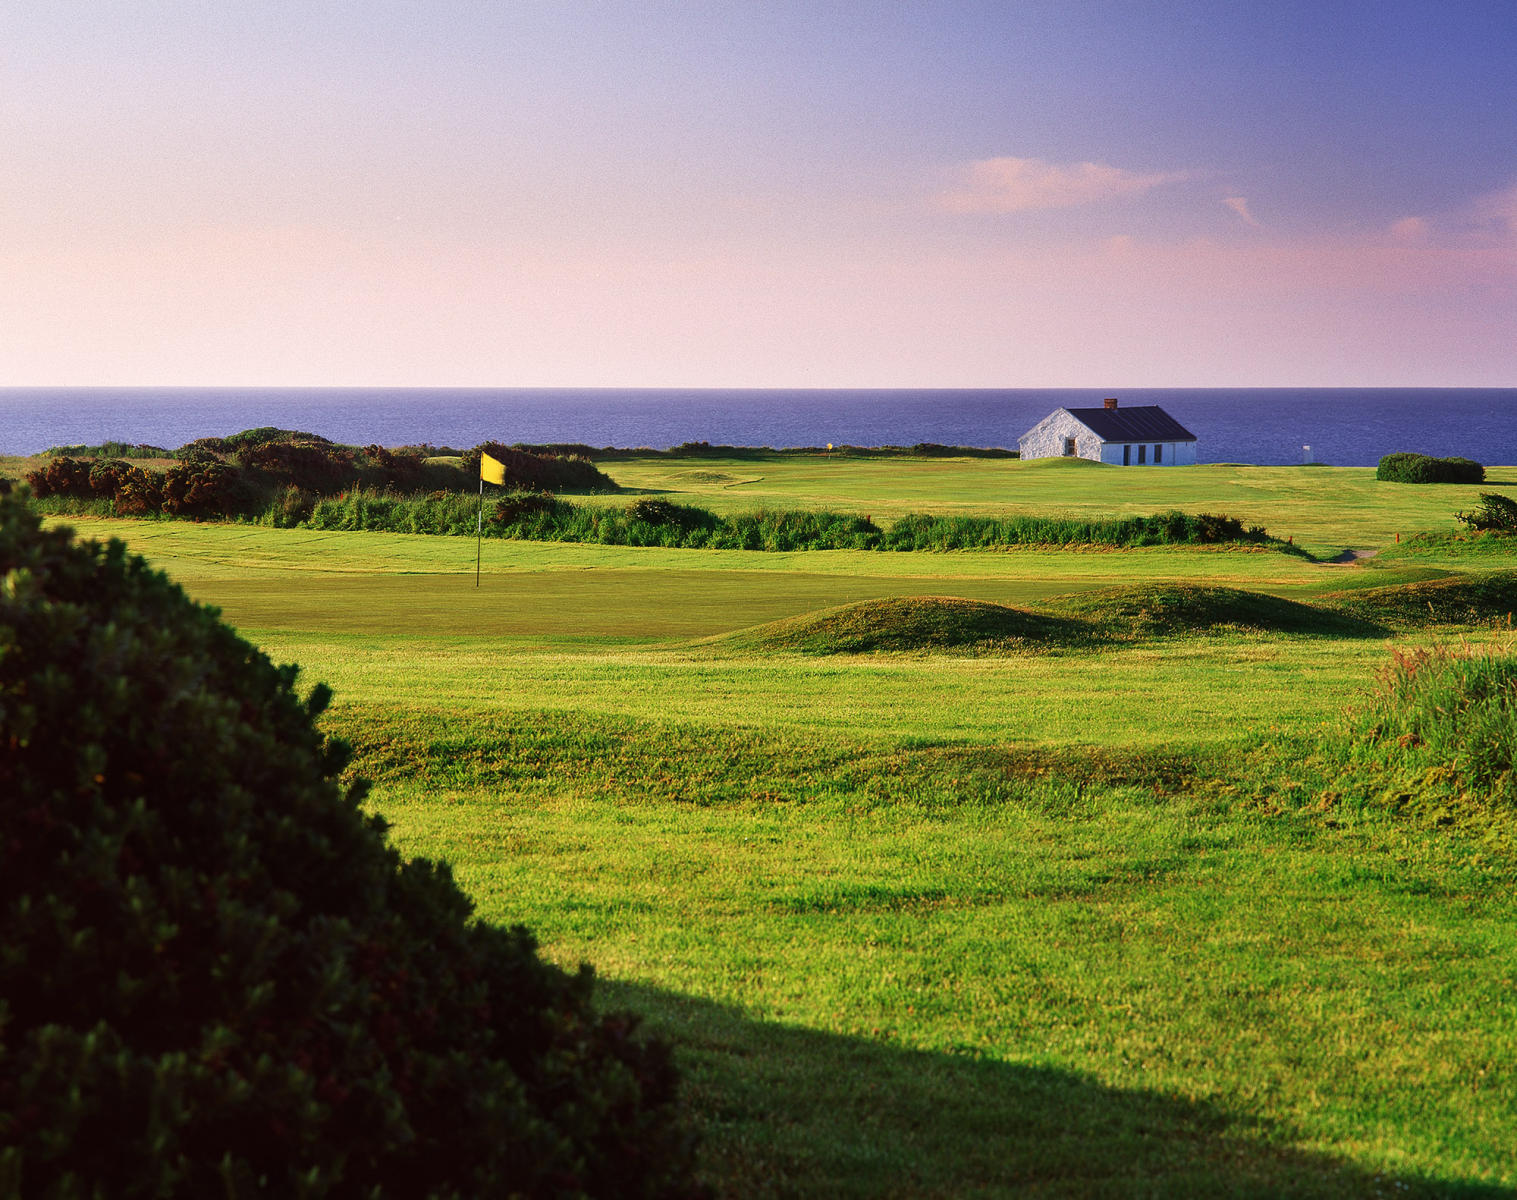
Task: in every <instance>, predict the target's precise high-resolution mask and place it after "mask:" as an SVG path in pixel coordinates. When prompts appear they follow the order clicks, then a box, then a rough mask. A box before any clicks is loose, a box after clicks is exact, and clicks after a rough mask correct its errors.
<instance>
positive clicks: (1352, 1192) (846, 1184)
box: [598, 979, 1517, 1200]
mask: <svg viewBox="0 0 1517 1200" xmlns="http://www.w3.org/2000/svg"><path fill="white" fill-rule="evenodd" d="M598 991H599V995H600V1001H601V1003H602V1004H603V1005H606V1006H608V1007H624V1008H631V1009H633V1010H634V1011H637V1012H640V1013H642V1014H644V1017H645V1020H646V1022H647V1026H648V1028H649V1029H650V1030H652V1031H655V1032H657V1033H658V1034H660V1035H661V1036H663V1037H666V1038H668V1039H670V1040H671V1041H673V1042H674V1043H675V1045H676V1046H677V1054H678V1058H679V1063H680V1067H681V1072H682V1075H683V1078H684V1083H683V1094H684V1097H685V1103H686V1105H687V1107H688V1108H689V1110H690V1112H691V1114H692V1117H693V1120H694V1122H695V1124H696V1126H697V1128H698V1129H699V1130H700V1133H701V1136H702V1149H701V1166H702V1174H703V1177H704V1178H705V1179H706V1180H707V1181H708V1182H709V1183H710V1184H711V1185H712V1187H713V1188H714V1190H715V1193H716V1195H717V1196H718V1197H722V1198H724V1200H725V1198H727V1197H734V1198H735V1197H744V1198H747V1197H758V1198H765V1197H781V1196H827V1197H849V1196H856V1197H866V1196H867V1197H876V1196H895V1197H916V1196H942V1197H948V1196H952V1197H959V1196H1009V1195H1015V1196H1039V1197H1085V1196H1110V1197H1139V1196H1143V1197H1153V1196H1224V1195H1225V1196H1255V1197H1266V1196H1294V1197H1328V1196H1334V1197H1337V1196H1457V1197H1469V1198H1480V1200H1495V1198H1497V1197H1514V1196H1517V1190H1513V1189H1508V1188H1503V1187H1499V1186H1494V1185H1487V1184H1480V1183H1461V1182H1448V1181H1436V1182H1435V1181H1430V1180H1426V1179H1423V1178H1420V1177H1415V1176H1408V1177H1395V1176H1390V1175H1378V1174H1375V1173H1374V1172H1372V1171H1366V1170H1365V1169H1363V1168H1361V1167H1359V1166H1356V1165H1354V1164H1352V1163H1349V1162H1347V1161H1345V1160H1343V1159H1339V1158H1335V1157H1333V1156H1330V1155H1326V1154H1322V1153H1319V1152H1314V1151H1309V1150H1303V1149H1300V1148H1298V1147H1295V1146H1292V1145H1291V1144H1290V1141H1289V1132H1288V1131H1286V1130H1282V1129H1279V1128H1276V1127H1271V1126H1269V1125H1267V1124H1265V1123H1262V1122H1260V1121H1258V1120H1255V1119H1252V1118H1249V1117H1247V1116H1242V1115H1239V1114H1236V1113H1230V1112H1228V1111H1227V1110H1225V1109H1223V1108H1221V1107H1219V1106H1218V1105H1217V1104H1215V1103H1212V1102H1208V1101H1204V1100H1189V1099H1185V1098H1183V1097H1178V1096H1172V1095H1165V1094H1162V1093H1159V1092H1155V1091H1147V1090H1143V1089H1120V1088H1112V1087H1106V1086H1103V1085H1102V1084H1099V1083H1097V1082H1095V1081H1093V1080H1091V1079H1089V1078H1087V1077H1084V1076H1081V1075H1078V1074H1075V1073H1073V1072H1070V1071H1065V1070H1059V1069H1055V1068H1050V1067H1036V1066H1017V1065H1010V1064H1006V1063H1000V1062H991V1061H985V1060H979V1059H975V1058H972V1057H969V1056H967V1055H966V1056H959V1055H955V1054H943V1053H931V1052H924V1051H916V1050H904V1049H900V1048H898V1047H892V1046H890V1045H887V1044H883V1043H881V1042H876V1041H871V1040H868V1039H863V1038H854V1037H844V1036H839V1035H836V1034H828V1033H819V1032H815V1031H812V1030H807V1029H799V1028H794V1027H789V1026H784V1025H777V1024H771V1023H766V1022H762V1021H754V1020H752V1019H749V1018H747V1017H745V1016H743V1015H742V1014H741V1013H740V1012H738V1011H737V1010H735V1009H733V1008H730V1007H728V1006H725V1005H721V1004H716V1003H713V1002H711V1001H706V1000H699V999H693V998H691V997H688V996H681V995H677V994H674V993H670V992H666V991H662V990H659V989H655V988H650V987H644V986H640V985H633V984H626V983H618V982H615V981H612V980H607V979H602V980H601V981H600V982H599V984H598Z"/></svg>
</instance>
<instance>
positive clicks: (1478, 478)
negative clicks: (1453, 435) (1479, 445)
mask: <svg viewBox="0 0 1517 1200" xmlns="http://www.w3.org/2000/svg"><path fill="white" fill-rule="evenodd" d="M1375 478H1376V479H1381V480H1386V481H1388V482H1391V483H1484V482H1485V468H1484V467H1483V466H1481V465H1480V464H1479V463H1477V462H1475V461H1473V460H1472V459H1468V458H1430V457H1429V456H1428V455H1426V454H1406V453H1401V454H1387V455H1386V456H1385V457H1384V458H1382V459H1381V460H1380V465H1379V466H1378V467H1376V468H1375Z"/></svg>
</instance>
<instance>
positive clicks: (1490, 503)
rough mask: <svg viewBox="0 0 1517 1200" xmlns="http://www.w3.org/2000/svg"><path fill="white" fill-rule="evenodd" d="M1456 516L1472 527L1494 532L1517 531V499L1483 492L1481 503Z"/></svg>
mask: <svg viewBox="0 0 1517 1200" xmlns="http://www.w3.org/2000/svg"><path fill="white" fill-rule="evenodd" d="M1454 516H1455V518H1456V519H1457V520H1459V521H1462V522H1463V523H1464V524H1466V525H1468V526H1469V527H1470V528H1471V529H1478V530H1484V531H1490V532H1493V533H1517V500H1513V499H1512V498H1511V497H1510V496H1503V495H1500V494H1499V493H1496V492H1481V493H1480V503H1479V504H1477V505H1476V506H1475V507H1474V508H1472V509H1471V510H1470V511H1469V512H1462V513H1455V514H1454Z"/></svg>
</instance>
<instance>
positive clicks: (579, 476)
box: [462, 442, 616, 492]
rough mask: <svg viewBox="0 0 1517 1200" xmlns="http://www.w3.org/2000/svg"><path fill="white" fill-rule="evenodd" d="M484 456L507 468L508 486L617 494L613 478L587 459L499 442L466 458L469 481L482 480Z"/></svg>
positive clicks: (473, 450) (480, 448)
mask: <svg viewBox="0 0 1517 1200" xmlns="http://www.w3.org/2000/svg"><path fill="white" fill-rule="evenodd" d="M481 454H488V455H489V456H490V457H491V458H493V459H495V461H496V462H498V463H500V464H501V466H502V467H504V468H505V475H506V486H507V487H510V488H516V489H519V490H523V491H538V492H561V491H567V492H614V491H616V484H615V483H614V482H613V481H612V480H611V477H610V476H609V475H607V474H605V473H604V472H603V471H602V470H601V469H600V468H599V467H597V466H596V465H595V464H594V463H592V462H591V461H590V460H589V459H587V458H578V457H574V456H572V455H563V454H552V453H544V454H534V453H531V452H529V451H526V450H519V449H516V448H515V447H512V446H503V445H501V444H500V443H499V442H485V443H484V444H483V445H479V446H475V447H474V449H472V450H470V451H469V452H468V453H467V454H465V455H464V456H463V459H462V466H463V469H464V471H465V472H466V473H467V474H468V477H469V478H470V479H478V478H479V460H480V456H481Z"/></svg>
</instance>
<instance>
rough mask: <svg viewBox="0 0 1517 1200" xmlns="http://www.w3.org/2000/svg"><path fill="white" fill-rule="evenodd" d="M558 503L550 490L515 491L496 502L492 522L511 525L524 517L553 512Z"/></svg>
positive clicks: (493, 523)
mask: <svg viewBox="0 0 1517 1200" xmlns="http://www.w3.org/2000/svg"><path fill="white" fill-rule="evenodd" d="M557 503H558V502H557V501H556V500H555V499H554V498H553V496H552V495H550V494H549V493H548V492H513V493H512V494H511V495H509V496H505V497H503V498H502V499H500V500H497V501H496V502H495V505H494V507H493V508H492V509H491V512H490V523H491V524H492V525H511V524H513V523H515V522H518V521H520V520H522V519H523V518H529V517H532V516H535V515H537V514H540V513H551V512H553V510H554V508H555V507H557Z"/></svg>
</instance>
